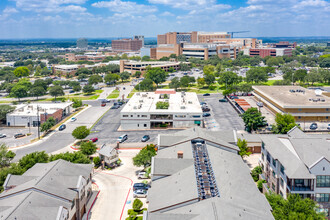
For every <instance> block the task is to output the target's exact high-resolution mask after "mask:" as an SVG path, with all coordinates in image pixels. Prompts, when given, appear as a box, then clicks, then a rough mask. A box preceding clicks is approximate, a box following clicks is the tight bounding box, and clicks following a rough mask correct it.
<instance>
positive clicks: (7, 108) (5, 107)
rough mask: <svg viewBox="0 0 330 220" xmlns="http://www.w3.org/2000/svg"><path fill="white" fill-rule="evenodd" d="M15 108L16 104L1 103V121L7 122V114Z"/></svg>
mask: <svg viewBox="0 0 330 220" xmlns="http://www.w3.org/2000/svg"><path fill="white" fill-rule="evenodd" d="M14 110H15V107H14V106H10V105H0V121H2V122H5V121H6V117H7V114H8V113H11V112H13V111H14Z"/></svg>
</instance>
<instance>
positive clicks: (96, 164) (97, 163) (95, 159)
mask: <svg viewBox="0 0 330 220" xmlns="http://www.w3.org/2000/svg"><path fill="white" fill-rule="evenodd" d="M93 163H94V165H95V166H96V167H99V166H100V165H101V159H100V158H99V157H94V158H93Z"/></svg>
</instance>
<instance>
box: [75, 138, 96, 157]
mask: <svg viewBox="0 0 330 220" xmlns="http://www.w3.org/2000/svg"><path fill="white" fill-rule="evenodd" d="M79 149H80V151H81V153H83V154H85V155H92V154H95V152H96V150H97V147H96V144H94V143H93V142H92V141H88V142H83V143H82V144H81V145H80V148H79Z"/></svg>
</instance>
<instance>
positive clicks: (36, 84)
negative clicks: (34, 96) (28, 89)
mask: <svg viewBox="0 0 330 220" xmlns="http://www.w3.org/2000/svg"><path fill="white" fill-rule="evenodd" d="M33 87H42V88H43V89H44V90H47V88H48V84H47V82H46V81H45V80H42V79H37V80H36V81H34V83H33Z"/></svg>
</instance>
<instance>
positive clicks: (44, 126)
mask: <svg viewBox="0 0 330 220" xmlns="http://www.w3.org/2000/svg"><path fill="white" fill-rule="evenodd" d="M55 124H56V121H55V119H54V118H53V117H50V118H48V119H47V121H45V122H44V123H42V124H41V131H42V132H44V131H48V130H49V129H51V128H52V127H53V126H54V125H55Z"/></svg>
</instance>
